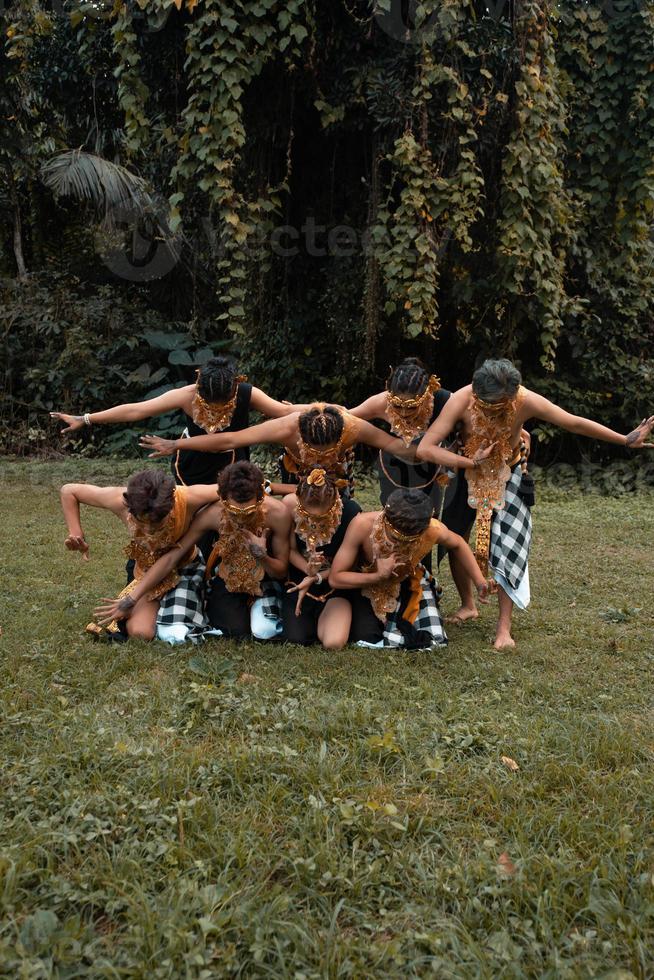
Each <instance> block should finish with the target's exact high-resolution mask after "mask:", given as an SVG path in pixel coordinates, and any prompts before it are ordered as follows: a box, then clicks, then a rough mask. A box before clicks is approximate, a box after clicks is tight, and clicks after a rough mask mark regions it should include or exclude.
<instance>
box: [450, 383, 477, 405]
mask: <svg viewBox="0 0 654 980" xmlns="http://www.w3.org/2000/svg"><path fill="white" fill-rule="evenodd" d="M471 397H472V385H471V384H470V385H464V386H463V388H457V390H456V391H453V392H452V394H451V395H450V397H449V398H448V400H447V403H448V405H458V404H462V405H467V404H468V402H469V401H470V398H471Z"/></svg>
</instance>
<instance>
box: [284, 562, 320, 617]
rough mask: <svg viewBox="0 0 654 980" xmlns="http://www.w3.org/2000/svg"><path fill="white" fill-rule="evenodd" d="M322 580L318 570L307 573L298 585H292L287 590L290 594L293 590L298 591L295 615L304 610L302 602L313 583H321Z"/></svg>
mask: <svg viewBox="0 0 654 980" xmlns="http://www.w3.org/2000/svg"><path fill="white" fill-rule="evenodd" d="M320 582H322V575H321V574H320V572H317V573H316V574H315V575H305V576H304V578H303V579H302V581H301V582H299V583H298V584H297V585H291V586H290V588H288V589H287V590H286V591H287V592H288V593H289V594H290V593H291V592H297V602H296V604H295V615H296V616H299V615H300V613H301V612H302V603H303V602H304V600H305V598H306V595H307V593H308V591H309V589H310V588H311V586H312V585H319V584H320Z"/></svg>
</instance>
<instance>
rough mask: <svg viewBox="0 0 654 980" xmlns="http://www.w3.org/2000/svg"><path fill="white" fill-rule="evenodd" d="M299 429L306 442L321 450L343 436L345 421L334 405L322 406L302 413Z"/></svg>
mask: <svg viewBox="0 0 654 980" xmlns="http://www.w3.org/2000/svg"><path fill="white" fill-rule="evenodd" d="M299 427H300V435H301V436H302V439H303V440H304V442H306V443H308V444H309V445H310V446H315V447H317V448H319V447H322V446H331V445H332V444H333V443H335V442H338V440H339V439H340V438H341V436H342V435H343V429H344V427H345V420H344V418H343V414H342V412H340V411H339V409H338V408H336V407H335V406H334V405H321V406H320V407H316V408H310V409H308V410H307V411H306V412H302V414H301V415H300V419H299Z"/></svg>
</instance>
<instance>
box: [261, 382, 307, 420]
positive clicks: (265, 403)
mask: <svg viewBox="0 0 654 980" xmlns="http://www.w3.org/2000/svg"><path fill="white" fill-rule="evenodd" d="M250 407H251V408H252V409H253V411H255V412H261V414H262V415H265V416H266V418H268V419H281V418H284V416H286V415H292V414H293V413H294V412H305V411H306V410H307V409H308V408H310V407H311V406H310V405H293V404H292V403H291V402H279V401H277V399H276V398H271V397H270V395H267V394H266V392H265V391H262V390H261V388H253V389H252V397H251V399H250Z"/></svg>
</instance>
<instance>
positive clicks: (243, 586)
mask: <svg viewBox="0 0 654 980" xmlns="http://www.w3.org/2000/svg"><path fill="white" fill-rule="evenodd" d="M221 503H222V509H221V514H220V518H219V519H218V535H219V537H218V540H217V541H216V543H215V545H214V546H213V550H212V552H211V554H210V555H209V560H208V562H207V570H206V577H207V579H208V578H210V576H211V572H212V570H213V567H214V565H215V564H216V562H217V561H218V559H220V564H219V566H218V575H220V577H221V579H222V580H223V582H224V583H225V585H226V586H227V590H228V591H229V592H245V593H247V594H248V595H261V594H262V592H261V580H262V579H263V577H264V575H265V569H264V566H263V561H262V560H261V559H260V558H255V556H254V555H253V554H252V553H251V551H250V543H251V541H250V535H251V534H254V536H255V537H257V538H259V537H261V536H262V534H263V533H264V531H265V529H266V514H265V501H264V500H258V501H257V502H256V504H251V505H250V506H249V507H238V506H236V505H235V504H232V503H231V502H229V501H226V500H223V499H222V498H221Z"/></svg>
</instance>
